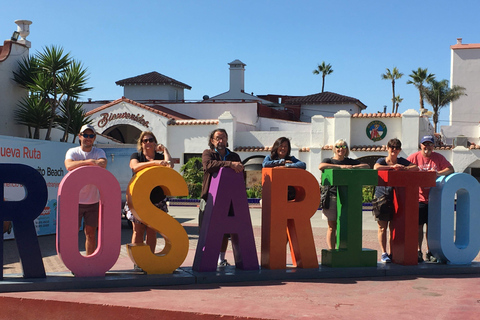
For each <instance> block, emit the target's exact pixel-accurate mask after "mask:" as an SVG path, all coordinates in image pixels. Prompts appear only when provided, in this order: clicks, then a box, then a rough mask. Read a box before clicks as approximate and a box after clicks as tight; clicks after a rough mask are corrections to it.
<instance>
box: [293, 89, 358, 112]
mask: <svg viewBox="0 0 480 320" xmlns="http://www.w3.org/2000/svg"><path fill="white" fill-rule="evenodd" d="M347 103H353V104H356V105H358V106H359V107H360V108H362V109H366V108H367V106H366V105H364V104H363V103H362V102H361V101H360V100H358V99H355V98H352V97H347V96H342V95H340V94H337V93H333V92H328V91H327V92H321V93H316V94H311V95H308V96H303V97H296V98H292V99H287V100H285V104H347Z"/></svg>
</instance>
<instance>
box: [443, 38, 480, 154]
mask: <svg viewBox="0 0 480 320" xmlns="http://www.w3.org/2000/svg"><path fill="white" fill-rule="evenodd" d="M450 50H451V72H450V83H451V85H458V86H462V87H464V88H465V89H466V90H465V93H466V94H467V95H465V96H462V97H461V98H460V99H458V100H457V101H454V102H452V103H451V104H450V123H449V126H443V127H442V134H443V135H444V136H445V139H446V142H447V143H450V144H453V143H455V138H457V137H459V136H465V137H466V139H462V141H466V140H468V141H469V143H475V144H476V145H479V144H480V127H479V123H480V76H479V75H480V44H478V43H473V44H463V43H462V39H461V38H459V39H457V43H456V44H455V45H452V46H450Z"/></svg>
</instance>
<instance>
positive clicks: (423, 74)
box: [407, 68, 435, 114]
mask: <svg viewBox="0 0 480 320" xmlns="http://www.w3.org/2000/svg"><path fill="white" fill-rule="evenodd" d="M408 76H409V77H410V78H411V80H408V81H407V84H413V85H414V86H415V87H416V88H417V89H418V92H419V93H420V114H424V113H425V107H424V103H423V89H424V88H425V86H424V83H427V84H428V83H431V81H432V80H435V75H434V74H433V73H428V69H427V68H425V69H422V68H418V69H417V71H415V70H412V74H410V75H408Z"/></svg>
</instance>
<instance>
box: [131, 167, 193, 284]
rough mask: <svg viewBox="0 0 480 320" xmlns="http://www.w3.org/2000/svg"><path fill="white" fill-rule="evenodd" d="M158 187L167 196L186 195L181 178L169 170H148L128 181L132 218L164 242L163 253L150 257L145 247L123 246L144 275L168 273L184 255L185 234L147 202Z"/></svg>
mask: <svg viewBox="0 0 480 320" xmlns="http://www.w3.org/2000/svg"><path fill="white" fill-rule="evenodd" d="M157 186H160V187H161V188H162V189H163V192H164V193H165V195H167V196H187V195H188V187H187V184H186V183H185V180H183V177H182V176H181V175H180V174H179V173H178V172H177V171H175V170H173V169H172V168H167V167H150V168H146V169H144V170H142V171H140V172H138V173H137V174H136V175H135V176H133V177H132V179H131V180H130V184H129V185H128V190H127V201H128V206H129V207H130V210H131V211H132V213H133V215H134V216H135V218H137V219H138V220H140V221H142V222H143V223H144V224H146V225H148V226H149V227H151V228H154V229H155V230H157V232H159V233H160V234H161V235H162V236H163V238H164V239H165V247H164V248H163V250H162V251H161V252H160V253H158V254H154V253H152V251H150V247H149V246H148V245H146V244H127V251H128V254H129V255H130V258H131V259H132V261H133V262H134V263H135V264H137V265H138V266H139V267H140V268H142V269H143V270H144V271H145V272H146V273H148V274H165V273H172V272H173V271H175V270H176V269H177V268H178V267H180V265H181V264H182V263H183V261H184V260H185V258H186V257H187V253H188V235H187V232H186V231H185V229H184V228H183V227H182V225H181V224H180V223H178V221H177V220H175V219H174V218H172V217H171V216H170V215H169V214H168V213H166V212H165V211H163V210H161V209H159V208H157V207H156V206H154V205H153V203H152V202H151V201H150V193H151V192H152V190H153V189H154V188H155V187H157Z"/></svg>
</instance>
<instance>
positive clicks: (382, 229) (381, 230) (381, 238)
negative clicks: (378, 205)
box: [377, 220, 388, 253]
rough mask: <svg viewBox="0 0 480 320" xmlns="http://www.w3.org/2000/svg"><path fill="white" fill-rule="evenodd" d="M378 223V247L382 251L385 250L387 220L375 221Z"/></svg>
mask: <svg viewBox="0 0 480 320" xmlns="http://www.w3.org/2000/svg"><path fill="white" fill-rule="evenodd" d="M377 223H378V234H377V236H378V243H379V244H380V249H381V250H382V253H385V252H387V227H388V221H380V220H379V221H377Z"/></svg>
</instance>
